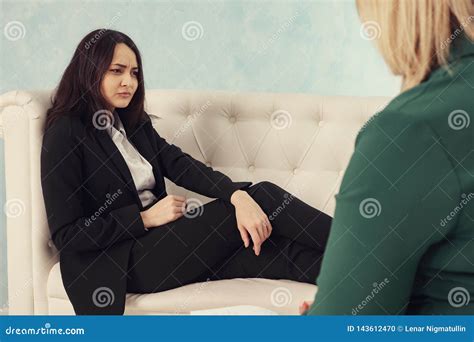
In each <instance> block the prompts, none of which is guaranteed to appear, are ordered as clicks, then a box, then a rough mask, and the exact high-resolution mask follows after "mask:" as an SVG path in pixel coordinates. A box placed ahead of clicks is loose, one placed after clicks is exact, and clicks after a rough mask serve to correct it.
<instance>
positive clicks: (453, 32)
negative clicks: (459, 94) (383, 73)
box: [356, 0, 474, 90]
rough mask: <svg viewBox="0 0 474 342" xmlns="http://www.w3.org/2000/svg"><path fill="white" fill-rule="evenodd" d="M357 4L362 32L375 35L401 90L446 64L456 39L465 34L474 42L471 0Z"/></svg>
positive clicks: (381, 0) (383, 0)
mask: <svg viewBox="0 0 474 342" xmlns="http://www.w3.org/2000/svg"><path fill="white" fill-rule="evenodd" d="M356 3H357V9H358V11H359V16H360V17H361V20H362V21H363V25H362V29H365V30H366V31H367V32H369V30H371V31H372V32H371V33H372V34H374V33H375V37H374V38H376V39H377V46H378V48H379V50H380V51H381V53H382V55H383V57H384V59H385V61H386V63H387V64H388V66H389V67H390V69H391V71H392V72H393V73H394V74H395V75H400V76H402V79H403V84H402V90H406V89H409V88H411V87H414V86H416V85H418V84H419V83H421V82H422V81H423V80H424V79H425V78H426V77H427V76H428V75H429V74H430V72H431V71H432V70H433V69H435V68H437V67H439V66H443V65H446V64H447V61H448V57H449V50H450V45H451V42H452V41H453V40H454V39H455V38H456V37H458V36H460V35H461V34H463V33H465V34H466V35H467V36H468V37H469V38H470V39H474V15H473V14H474V4H473V0H356ZM364 26H366V27H364ZM374 30H375V32H374ZM361 32H362V31H361Z"/></svg>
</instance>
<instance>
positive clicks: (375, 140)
mask: <svg viewBox="0 0 474 342" xmlns="http://www.w3.org/2000/svg"><path fill="white" fill-rule="evenodd" d="M336 203H337V204H336V211H335V216H334V221H333V224H332V227H331V233H330V237H329V241H328V245H327V249H326V252H325V255H324V260H323V264H322V268H321V273H320V275H319V277H318V278H317V284H318V286H319V291H318V293H317V295H316V298H315V302H314V304H313V305H312V306H311V308H310V309H309V310H308V312H307V314H309V315H331V314H344V315H351V314H352V315H356V314H363V315H379V314H421V315H425V314H455V315H458V314H463V315H465V314H474V44H473V43H472V42H471V41H469V40H468V38H467V37H466V36H460V37H458V38H457V39H455V41H454V42H453V45H452V46H451V54H450V58H449V70H448V69H447V68H445V67H443V68H438V69H437V70H435V71H433V72H432V73H431V74H430V75H429V77H428V78H427V79H426V80H425V81H424V82H422V83H421V84H420V85H418V86H416V87H415V88H412V89H410V90H408V91H406V92H403V93H402V94H401V95H399V96H398V97H397V98H395V99H394V100H393V101H392V102H391V103H390V104H389V105H388V106H387V107H386V108H385V109H384V110H383V111H382V112H380V113H378V114H376V115H375V116H374V117H373V118H371V119H370V120H369V122H368V123H367V124H366V125H365V127H363V128H362V130H361V131H360V132H359V135H358V137H357V139H356V146H355V151H354V154H353V156H352V158H351V160H350V163H349V166H348V168H347V170H346V172H345V175H344V179H343V181H342V184H341V188H340V191H339V194H338V195H336Z"/></svg>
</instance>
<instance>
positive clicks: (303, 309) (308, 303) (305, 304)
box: [299, 300, 313, 315]
mask: <svg viewBox="0 0 474 342" xmlns="http://www.w3.org/2000/svg"><path fill="white" fill-rule="evenodd" d="M311 305H313V301H306V300H305V301H304V302H303V303H301V304H300V307H299V312H300V315H302V314H304V313H305V312H306V311H308V309H309V307H310V306H311Z"/></svg>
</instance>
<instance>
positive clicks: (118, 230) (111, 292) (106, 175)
mask: <svg viewBox="0 0 474 342" xmlns="http://www.w3.org/2000/svg"><path fill="white" fill-rule="evenodd" d="M126 130H127V128H126ZM127 137H128V138H129V140H130V141H131V142H132V143H133V144H134V145H135V147H136V148H137V150H138V151H139V152H140V154H141V155H142V156H143V157H144V158H146V159H147V160H148V161H149V162H150V164H151V165H152V166H153V173H154V176H155V180H156V186H155V188H154V189H153V190H152V192H153V193H154V195H155V196H156V198H157V199H158V200H160V199H162V198H164V197H166V196H167V193H166V189H165V183H164V178H163V177H166V178H168V179H169V180H171V181H172V182H174V183H176V184H177V185H180V186H182V187H184V188H187V189H189V190H192V191H194V192H197V193H200V194H203V195H205V196H208V197H212V198H221V199H224V200H227V201H230V196H231V195H232V193H233V192H234V191H235V190H237V189H242V188H246V187H248V186H250V185H251V184H252V183H251V182H233V181H232V180H231V179H230V178H229V177H227V176H226V175H224V174H223V173H221V172H218V171H215V170H213V169H212V168H210V167H207V166H206V165H204V164H203V163H201V162H200V161H198V160H196V159H193V158H192V157H191V156H190V155H188V154H186V153H184V152H182V151H181V149H180V148H178V147H176V146H175V145H171V144H168V143H167V142H166V140H165V139H163V138H162V137H160V136H159V135H158V133H157V132H156V131H155V129H154V128H153V126H152V124H151V120H150V118H149V116H148V115H146V118H145V119H144V120H143V121H141V122H140V123H139V124H138V125H137V128H136V129H135V130H133V131H132V130H128V131H127ZM41 184H42V188H43V197H44V202H45V207H46V213H47V217H48V224H49V229H50V232H51V237H52V240H53V242H54V244H55V246H56V248H57V249H58V250H59V252H60V268H61V275H62V280H63V284H64V287H65V289H66V292H67V294H68V296H69V299H70V301H71V303H72V305H73V307H74V310H75V312H76V314H94V315H97V314H123V312H124V307H125V294H126V284H127V276H126V272H127V271H128V259H129V254H130V250H131V248H132V246H133V244H134V242H135V241H136V239H137V238H139V237H140V236H143V235H144V234H147V231H146V230H145V228H144V226H143V221H142V220H141V217H140V211H143V210H144V209H147V208H143V206H142V205H141V202H140V198H139V197H138V192H137V190H136V188H135V184H134V182H133V179H132V176H131V174H130V171H129V169H128V167H127V164H126V162H125V160H124V159H123V157H122V155H121V153H120V151H119V150H118V149H117V147H116V146H115V144H114V142H113V141H112V139H111V138H110V136H109V135H108V133H107V131H106V130H98V129H94V128H93V129H92V134H88V130H87V129H86V125H85V124H84V122H83V121H82V120H81V118H80V117H79V116H77V115H72V114H67V115H63V116H62V117H60V118H59V119H57V120H56V121H55V122H54V123H53V125H52V126H51V127H50V128H49V129H48V130H47V131H46V132H45V134H44V137H43V148H42V152H41ZM153 204H154V203H153ZM153 204H151V205H153ZM151 205H149V206H148V207H150V206H151ZM102 294H105V296H104V297H103V298H101V297H102ZM106 296H109V298H110V299H109V302H110V301H111V300H113V302H112V304H111V305H107V306H103V303H104V302H103V301H102V300H103V299H104V298H105V297H106Z"/></svg>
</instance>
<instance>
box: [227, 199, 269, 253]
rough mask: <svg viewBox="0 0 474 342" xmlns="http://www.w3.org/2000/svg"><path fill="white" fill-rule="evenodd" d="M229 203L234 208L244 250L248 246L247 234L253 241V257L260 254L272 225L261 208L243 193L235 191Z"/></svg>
mask: <svg viewBox="0 0 474 342" xmlns="http://www.w3.org/2000/svg"><path fill="white" fill-rule="evenodd" d="M230 201H231V203H232V204H233V205H234V207H235V216H236V219H237V228H238V229H239V232H240V236H241V237H242V240H243V241H244V245H245V248H247V247H248V246H249V244H250V240H249V234H250V236H251V237H252V241H253V250H254V252H255V255H257V256H258V255H259V254H260V249H261V246H262V243H263V242H264V241H265V240H266V239H267V238H268V237H269V236H270V234H271V232H272V229H273V228H272V225H271V224H270V220H269V219H268V217H267V215H266V214H265V213H264V212H263V210H262V208H260V206H259V205H258V204H257V202H255V200H254V199H253V198H252V197H250V195H249V194H248V193H247V192H245V191H243V190H237V191H235V192H234V193H233V194H232V196H231V198H230Z"/></svg>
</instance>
